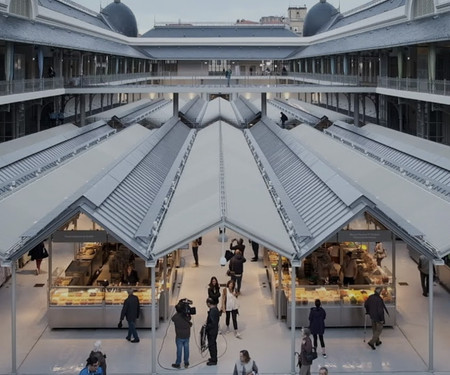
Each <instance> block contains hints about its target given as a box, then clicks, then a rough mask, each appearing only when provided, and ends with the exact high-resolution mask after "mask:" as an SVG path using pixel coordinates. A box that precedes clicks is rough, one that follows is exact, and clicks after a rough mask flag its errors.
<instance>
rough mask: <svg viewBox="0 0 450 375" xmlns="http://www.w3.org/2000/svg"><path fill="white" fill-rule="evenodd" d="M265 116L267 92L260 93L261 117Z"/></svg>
mask: <svg viewBox="0 0 450 375" xmlns="http://www.w3.org/2000/svg"><path fill="white" fill-rule="evenodd" d="M264 116H267V93H266V92H262V93H261V117H264Z"/></svg>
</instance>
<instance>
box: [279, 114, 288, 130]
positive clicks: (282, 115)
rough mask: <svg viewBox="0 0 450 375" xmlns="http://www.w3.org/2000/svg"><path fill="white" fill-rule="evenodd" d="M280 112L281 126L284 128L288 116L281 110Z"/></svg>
mask: <svg viewBox="0 0 450 375" xmlns="http://www.w3.org/2000/svg"><path fill="white" fill-rule="evenodd" d="M280 114H281V116H280V120H281V128H282V129H284V128H285V126H286V121H287V120H288V117H287V116H286V115H285V114H284V113H283V112H280Z"/></svg>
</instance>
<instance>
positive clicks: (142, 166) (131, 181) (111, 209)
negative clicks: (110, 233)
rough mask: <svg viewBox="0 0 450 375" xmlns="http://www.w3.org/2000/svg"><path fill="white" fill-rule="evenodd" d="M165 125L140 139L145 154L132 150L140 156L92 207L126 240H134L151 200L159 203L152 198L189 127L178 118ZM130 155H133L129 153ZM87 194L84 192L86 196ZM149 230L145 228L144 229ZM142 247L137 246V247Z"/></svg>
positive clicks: (178, 150)
mask: <svg viewBox="0 0 450 375" xmlns="http://www.w3.org/2000/svg"><path fill="white" fill-rule="evenodd" d="M165 126H166V127H170V129H169V130H167V129H166V128H164V127H163V128H161V129H159V130H157V131H155V132H152V133H151V134H150V135H149V136H148V137H147V139H146V140H145V141H144V142H143V144H142V147H141V148H142V150H144V149H147V153H146V154H145V155H143V154H142V152H141V150H139V149H137V150H135V153H136V154H138V155H141V157H140V159H139V160H136V161H135V162H134V163H133V165H132V166H130V167H129V169H130V170H129V171H126V173H124V174H123V179H122V180H120V181H118V183H117V185H116V186H115V187H114V189H113V190H112V191H111V192H109V193H108V195H107V196H106V197H105V199H104V200H101V203H100V205H99V206H98V207H97V208H95V209H94V214H95V217H96V218H97V219H98V220H101V221H102V220H104V219H106V218H108V221H109V222H111V223H112V224H111V225H113V226H114V228H115V231H118V233H123V234H125V235H126V236H127V237H129V241H130V242H133V241H135V240H136V232H137V231H138V229H139V228H140V225H141V223H142V222H143V220H144V218H145V217H146V215H147V213H148V211H149V210H150V208H151V206H152V204H154V203H155V204H162V203H161V202H155V197H156V196H157V194H158V192H159V191H160V189H161V186H162V185H163V183H164V182H165V180H166V177H167V175H168V173H169V171H170V170H171V168H172V165H173V163H174V161H175V159H176V158H177V156H178V154H179V152H180V150H181V149H182V146H183V144H184V142H185V140H186V138H187V136H188V134H189V128H188V127H186V126H185V125H184V124H182V123H181V122H175V123H174V124H166V125H165ZM130 157H131V158H132V157H134V156H133V155H130ZM124 166H125V164H120V165H118V166H117V168H123V167H124ZM131 167H132V168H131ZM119 172H120V171H119ZM111 173H113V171H111ZM119 174H120V173H119ZM90 195H91V194H90V193H88V194H87V195H86V196H87V197H89V196H90ZM92 196H93V197H94V196H95V195H92ZM150 232H151V230H150V228H148V233H150ZM142 241H143V242H142ZM142 243H146V241H145V239H142V240H141V244H142ZM144 250H145V249H141V251H144Z"/></svg>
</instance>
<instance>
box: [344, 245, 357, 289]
mask: <svg viewBox="0 0 450 375" xmlns="http://www.w3.org/2000/svg"><path fill="white" fill-rule="evenodd" d="M341 272H342V273H343V274H344V285H353V284H355V278H356V275H357V273H358V265H357V264H356V261H355V260H354V259H353V257H352V252H351V251H347V253H346V254H345V259H344V264H343V265H342V268H341Z"/></svg>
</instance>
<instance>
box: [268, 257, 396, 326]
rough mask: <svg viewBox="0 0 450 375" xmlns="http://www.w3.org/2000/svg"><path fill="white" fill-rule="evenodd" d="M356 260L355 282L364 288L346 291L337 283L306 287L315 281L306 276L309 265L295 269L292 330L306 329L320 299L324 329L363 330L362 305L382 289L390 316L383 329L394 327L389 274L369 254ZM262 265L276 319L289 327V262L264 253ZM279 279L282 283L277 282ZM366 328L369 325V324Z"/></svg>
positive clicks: (351, 288)
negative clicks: (325, 327)
mask: <svg viewBox="0 0 450 375" xmlns="http://www.w3.org/2000/svg"><path fill="white" fill-rule="evenodd" d="M345 250H346V251H349V250H348V249H345ZM355 255H356V253H355ZM357 260H358V262H357V265H358V270H359V271H358V273H359V277H358V278H357V279H358V280H361V282H363V283H364V284H362V285H353V286H349V287H343V286H342V283H341V282H339V281H338V282H336V284H335V285H330V284H327V285H308V284H310V283H311V284H312V283H313V282H314V281H315V280H317V279H316V278H308V277H307V276H305V274H307V273H309V272H310V270H309V268H310V267H312V265H311V264H310V263H309V262H308V260H306V261H304V263H303V267H302V268H300V267H298V268H297V274H296V280H295V285H296V287H295V304H296V306H295V326H296V327H297V328H300V327H307V326H309V312H310V309H311V307H313V306H314V302H315V300H316V299H320V301H321V303H322V306H323V308H324V309H325V310H326V312H327V319H326V326H327V327H357V326H364V319H365V309H364V302H365V300H366V299H367V298H368V297H369V296H370V295H371V294H373V293H374V290H375V287H376V286H381V287H383V292H382V298H383V300H384V301H385V304H386V308H387V310H388V312H389V315H388V314H386V316H385V319H386V325H387V326H393V325H395V324H396V306H395V305H396V300H395V288H394V284H393V277H392V273H391V272H390V271H389V269H388V268H387V267H386V266H377V265H376V262H374V260H373V257H372V256H371V254H368V253H367V252H359V253H358V258H357ZM264 264H265V266H266V272H267V277H268V281H269V286H270V288H271V291H272V301H273V305H274V311H275V315H276V316H277V317H279V318H284V317H286V323H287V325H288V326H290V325H291V314H292V313H291V300H292V298H291V290H292V289H291V287H292V282H291V275H292V270H291V267H290V262H289V260H288V259H287V258H285V257H281V256H279V255H278V254H277V253H275V252H272V251H268V250H265V251H264ZM279 266H280V267H281V269H279ZM280 277H281V280H279V279H280ZM341 281H342V280H341ZM367 324H370V322H369V321H368V322H367Z"/></svg>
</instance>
